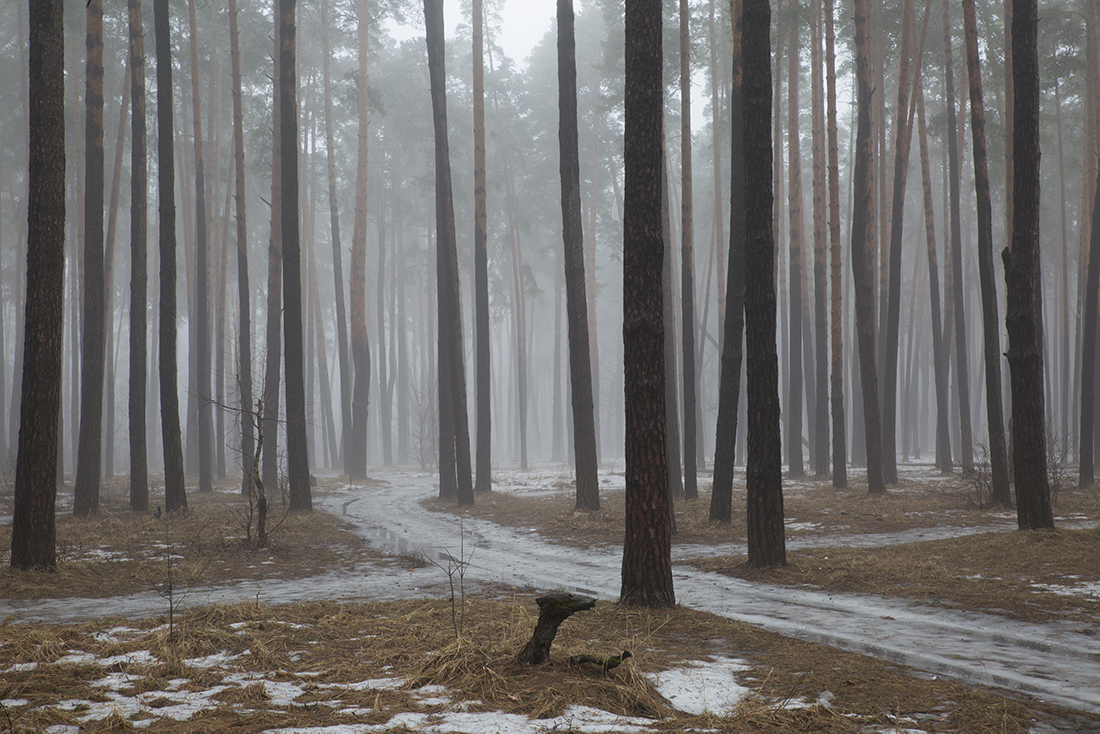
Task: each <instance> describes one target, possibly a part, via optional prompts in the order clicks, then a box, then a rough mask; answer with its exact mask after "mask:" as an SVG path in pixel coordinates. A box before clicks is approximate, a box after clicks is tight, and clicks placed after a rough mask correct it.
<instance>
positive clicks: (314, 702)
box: [0, 595, 1100, 732]
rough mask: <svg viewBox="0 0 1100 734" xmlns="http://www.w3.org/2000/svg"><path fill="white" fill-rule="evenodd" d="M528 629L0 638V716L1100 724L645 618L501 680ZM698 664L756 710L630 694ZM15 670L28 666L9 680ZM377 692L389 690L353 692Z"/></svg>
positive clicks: (426, 604)
mask: <svg viewBox="0 0 1100 734" xmlns="http://www.w3.org/2000/svg"><path fill="white" fill-rule="evenodd" d="M536 613H537V609H536V607H535V604H534V602H533V598H532V596H531V595H522V596H514V597H512V598H510V599H508V598H506V599H501V600H485V599H479V600H475V601H472V602H469V603H468V604H467V609H466V615H465V626H464V628H463V629H462V632H461V634H460V635H458V636H456V635H455V633H454V631H453V629H452V627H451V608H450V606H449V604H447V603H446V602H442V601H405V602H389V603H378V604H337V603H333V602H319V603H313V604H297V605H286V606H278V607H267V606H264V605H261V604H257V603H254V602H245V603H241V604H238V605H235V606H216V607H210V608H207V609H203V610H198V611H194V612H190V613H188V614H186V615H184V616H183V618H182V619H181V620H180V621H179V623H178V628H177V635H176V636H174V637H170V636H169V635H168V633H167V628H166V626H165V625H164V624H163V620H160V619H149V620H145V621H142V622H137V623H119V622H113V621H101V622H97V623H88V624H82V625H73V626H53V625H42V626H36V627H30V626H27V625H13V624H7V625H4V626H3V627H0V630H2V634H0V641H2V642H0V670H3V671H5V672H4V675H3V677H2V679H0V699H3V700H12V699H15V700H17V699H24V700H26V701H28V704H27V705H23V706H11V707H9V708H8V709H7V712H8V715H10V716H11V717H12V723H11V725H10V726H11V728H12V729H13V730H15V731H36V730H41V729H43V728H45V727H47V726H50V725H53V724H78V723H81V722H80V719H81V718H82V717H83V716H85V715H86V714H87V712H88V707H87V706H88V704H79V705H78V706H77V707H76V708H68V709H67V708H65V705H64V704H63V702H64V701H85V702H88V703H91V704H94V703H96V702H104V701H109V700H111V696H110V695H107V694H108V693H109V692H110V690H111V689H110V688H109V687H105V686H104V685H102V679H103V678H104V676H106V675H108V674H116V675H129V676H130V677H129V678H128V682H123V683H122V684H121V688H117V689H116V690H118V692H119V693H121V694H124V695H137V694H139V693H141V694H144V695H145V700H146V701H147V702H148V703H147V706H146V708H145V709H144V710H143V711H140V712H134V713H130V714H127V715H123V713H122V712H116V713H113V714H111V715H110V716H108V717H107V718H104V719H102V720H100V721H98V722H94V723H93V722H86V723H83V726H84V727H85V728H84V729H83V730H84V731H107V730H113V729H114V728H124V727H128V726H131V725H132V724H133V723H134V721H135V720H137V719H147V718H154V717H159V718H157V719H156V721H154V722H153V723H154V730H155V731H164V732H183V731H196V730H206V731H215V730H225V729H229V728H233V729H234V730H240V731H260V730H263V729H267V728H273V727H295V726H307V725H308V726H326V725H335V724H353V723H358V724H373V725H380V724H385V723H387V722H388V721H390V719H391V718H392V717H393V716H394V715H395V714H397V713H400V712H426V713H441V712H445V711H449V710H455V709H456V708H461V709H462V710H468V711H473V712H477V711H501V712H505V713H513V714H522V715H525V716H528V717H531V718H546V717H551V716H555V715H558V714H560V713H562V712H563V711H564V710H565V708H566V706H568V705H577V704H579V705H588V706H592V707H596V708H599V709H602V710H605V711H610V712H612V713H616V714H620V715H627V716H640V717H645V718H648V719H651V720H653V722H654V729H655V730H659V731H684V730H686V729H689V728H695V727H700V728H708V729H711V730H717V731H722V732H735V731H736V732H741V731H791V732H809V731H820V732H856V731H860V730H861V729H864V728H865V727H867V726H868V725H879V726H889V725H897V722H898V721H904V720H905V719H906V718H907V717H916V720H919V721H920V726H921V727H927V728H929V729H931V730H933V731H941V730H943V731H947V730H954V731H967V732H1004V731H1009V732H1013V731H1026V730H1027V729H1028V728H1029V727H1030V726H1031V724H1032V723H1033V722H1034V721H1036V720H1048V719H1050V718H1051V717H1060V716H1075V717H1076V719H1075V720H1076V721H1079V722H1085V723H1088V724H1090V725H1094V726H1095V725H1100V718H1095V717H1087V716H1086V717H1081V716H1079V715H1076V714H1068V713H1067V712H1065V711H1062V710H1060V709H1057V708H1055V707H1049V706H1045V705H1041V704H1034V703H1033V702H1030V701H1017V700H1012V699H1006V698H1003V697H1001V696H999V695H997V694H995V693H992V692H986V691H980V690H974V689H971V688H968V687H966V686H962V685H959V684H955V683H951V682H948V681H943V680H928V679H925V678H921V677H915V676H913V675H912V674H911V672H910V671H908V670H905V669H901V668H898V667H896V666H893V665H889V664H887V663H883V662H880V661H878V660H874V659H871V658H866V657H862V656H859V655H855V654H852V653H845V652H839V651H836V650H833V649H830V648H826V647H823V646H819V645H813V644H811V643H806V642H801V641H797V640H791V639H787V638H784V637H782V636H780V635H777V634H773V633H768V632H764V631H761V630H759V629H757V628H754V627H751V626H748V625H744V624H740V623H737V622H732V621H729V620H726V619H722V618H718V617H714V616H712V615H709V614H705V613H701V612H695V611H691V610H687V609H681V608H677V609H673V610H669V611H667V612H661V613H655V612H650V611H646V610H643V609H637V608H628V607H621V606H618V605H615V604H599V605H597V607H596V608H595V609H594V610H592V611H591V612H586V613H583V614H579V615H576V616H575V617H573V618H571V619H570V620H569V621H568V622H566V623H565V624H564V625H563V626H562V628H561V630H560V631H559V635H558V639H557V640H556V641H555V645H554V648H553V650H552V657H551V661H550V662H549V663H547V664H545V665H542V666H520V665H516V664H515V662H514V655H515V654H516V653H517V652H518V651H519V649H520V648H521V647H522V645H523V643H524V642H525V641H526V638H527V636H529V635H530V632H531V629H532V628H533V625H534V618H535V615H536ZM116 624H126V625H128V626H127V628H126V631H122V632H119V631H118V630H114V631H113V632H111V631H112V630H113V628H114V627H115V625H116ZM105 632H106V633H107V634H105ZM623 648H626V649H630V650H632V651H633V652H634V655H635V657H634V658H632V659H630V660H629V661H627V663H625V664H624V665H622V666H620V667H619V668H616V669H615V670H613V671H610V672H608V673H603V672H599V671H596V672H593V671H591V670H588V669H585V668H580V667H576V666H572V665H569V664H568V663H567V662H565V661H566V660H567V659H568V656H569V655H571V654H576V653H581V652H585V653H592V652H595V653H597V654H607V652H609V651H615V650H620V649H623ZM139 651H148V652H149V653H151V654H152V656H154V657H152V658H150V659H148V660H141V659H139V658H136V657H132V658H130V659H129V661H127V659H121V660H120V661H119V662H114V663H113V664H112V665H111V666H110V667H109V668H107V669H104V668H103V667H101V666H100V665H98V664H95V663H91V662H65V661H64V660H63V658H64V656H66V655H72V654H73V653H74V652H86V653H90V654H91V655H93V656H96V657H98V658H103V657H107V656H118V655H123V654H125V653H137V652H139ZM214 654H221V655H222V656H224V657H223V660H224V662H223V663H222V664H221V665H220V667H203V666H206V665H208V664H207V663H204V662H202V661H201V660H199V659H201V658H203V657H204V656H208V655H214ZM710 655H725V656H732V657H738V658H743V659H745V660H746V661H747V662H748V663H749V664H750V665H751V669H750V670H749V671H747V672H745V673H743V674H742V675H741V677H740V682H741V683H742V684H743V685H747V686H751V687H752V688H753V689H754V691H755V693H754V694H753V695H751V696H749V697H748V698H747V699H746V700H745V701H744V702H743V703H742V704H741V705H740V707H739V708H738V709H737V710H736V711H735V712H733V713H732V714H731V715H729V716H726V717H718V716H714V715H707V716H687V715H685V714H682V713H679V712H676V711H674V710H673V709H671V708H670V707H669V705H668V703H667V701H665V700H664V699H663V698H662V697H661V696H660V694H659V693H658V692H657V690H656V689H655V688H654V686H653V684H652V683H651V682H650V679H649V678H648V677H647V674H648V673H655V672H660V671H662V670H668V669H671V668H675V667H678V666H679V665H681V664H682V663H683V662H684V661H691V660H699V659H707V658H708V657H709V656H710ZM31 661H34V662H38V663H39V665H38V666H36V667H34V668H33V669H28V668H27V667H26V666H24V667H22V668H20V669H16V670H12V669H11V666H13V665H15V664H16V663H27V662H31ZM378 678H391V679H400V680H402V681H404V683H403V685H400V686H396V687H389V688H370V687H366V686H363V685H355V684H357V683H361V682H362V681H366V680H371V679H378ZM274 684H283V685H292V686H295V687H296V688H295V691H296V692H299V695H297V696H296V697H295V698H294V700H293V702H289V703H287V702H278V701H275V700H273V699H274V695H273V693H272V687H271V686H273V685H274ZM426 684H435V685H442V686H445V687H446V693H445V694H443V696H441V697H440V699H434V700H433V699H432V698H427V697H426V696H425V695H424V693H423V692H421V691H418V690H417V689H419V688H420V687H421V686H423V685H426ZM215 686H225V688H223V689H221V690H220V691H218V692H217V693H216V694H215V695H214V696H213V697H211V699H210V701H209V702H208V704H207V707H206V708H205V709H204V710H203V711H201V712H200V713H197V714H196V715H195V716H194V717H193V718H192V719H191V720H190V721H184V722H177V721H175V720H173V719H171V718H167V717H163V716H160V715H159V714H158V713H157V712H158V711H159V710H161V709H167V707H168V706H171V705H174V704H175V702H176V700H177V699H178V698H179V696H180V695H182V694H181V692H182V691H198V692H210V691H211V690H212V689H213V688H214V687H215ZM824 691H830V692H831V693H832V694H833V696H834V701H833V706H832V707H831V708H829V707H824V706H820V705H809V706H806V707H803V708H796V709H790V708H784V706H783V704H784V702H791V701H798V700H801V701H811V702H812V701H814V700H816V698H817V697H818V696H819V695H820V694H822V693H823V692H824ZM433 695H434V696H439V695H440V694H433ZM443 698H446V699H447V700H442V699H443ZM0 718H2V717H0Z"/></svg>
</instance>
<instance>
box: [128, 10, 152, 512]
mask: <svg viewBox="0 0 1100 734" xmlns="http://www.w3.org/2000/svg"><path fill="white" fill-rule="evenodd" d="M127 9H128V14H129V15H128V18H129V37H130V46H129V50H130V104H131V112H130V121H131V128H132V133H131V136H130V138H131V143H130V146H131V149H130V156H131V158H130V380H129V388H130V400H129V407H128V410H129V436H130V511H131V512H146V511H147V510H148V509H149V461H148V456H147V446H146V443H145V427H146V423H145V410H146V405H145V400H146V379H147V375H146V370H147V369H148V362H147V358H146V348H147V347H146V341H147V335H146V330H147V328H148V325H147V323H146V322H147V317H146V309H147V307H148V302H149V297H148V291H149V286H148V281H149V277H148V207H149V166H148V162H147V160H146V151H145V146H146V145H148V136H147V133H146V126H145V33H144V30H143V29H142V21H141V0H128V2H127Z"/></svg>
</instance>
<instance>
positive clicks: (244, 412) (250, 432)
mask: <svg viewBox="0 0 1100 734" xmlns="http://www.w3.org/2000/svg"><path fill="white" fill-rule="evenodd" d="M238 33H239V31H238V27H237V0H229V43H230V47H229V49H230V51H229V53H230V63H231V64H232V74H233V159H234V166H233V169H234V185H235V192H236V196H235V198H236V207H237V294H238V298H239V300H238V313H237V384H238V387H239V389H240V391H241V417H240V423H241V493H242V494H245V495H248V494H251V493H252V490H253V487H254V482H253V474H254V473H255V472H256V466H255V464H254V461H255V452H256V448H255V443H256V435H255V426H253V424H252V416H253V415H254V411H255V409H256V405H254V404H253V398H252V316H251V306H250V301H251V296H252V291H251V289H250V286H249V279H248V224H247V220H246V217H245V214H246V211H245V200H246V197H247V195H248V194H247V189H246V188H245V177H244V176H245V169H244V125H243V115H242V110H241V48H240V37H239V35H238ZM326 58H327V56H326Z"/></svg>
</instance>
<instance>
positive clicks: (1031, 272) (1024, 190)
mask: <svg viewBox="0 0 1100 734" xmlns="http://www.w3.org/2000/svg"><path fill="white" fill-rule="evenodd" d="M1038 22H1039V21H1038V8H1037V2H1036V0H1013V3H1012V72H1013V74H1012V75H1013V77H1014V87H1013V92H1014V95H1013V96H1014V98H1013V119H1014V122H1015V128H1014V137H1013V141H1012V153H1013V157H1014V158H1015V166H1014V171H1015V176H1014V179H1013V187H1012V188H1013V193H1012V198H1013V203H1014V206H1015V207H1016V208H1015V211H1014V212H1013V216H1012V249H1011V250H1008V249H1005V250H1004V252H1003V253H1002V255H1003V257H1004V261H1005V282H1006V286H1007V293H1008V308H1007V313H1006V317H1005V322H1006V324H1007V326H1008V365H1009V370H1010V374H1011V379H1012V463H1013V469H1014V472H1015V476H1016V521H1017V523H1018V524H1019V526H1020V528H1021V529H1032V530H1034V529H1040V528H1044V529H1053V528H1054V516H1053V513H1052V512H1051V507H1050V482H1049V480H1048V478H1047V452H1046V434H1045V431H1044V423H1043V415H1044V413H1043V351H1042V342H1041V339H1040V333H1041V332H1040V322H1039V318H1038V314H1037V309H1036V297H1035V293H1036V290H1037V288H1038V274H1039V95H1040V89H1039V58H1038V52H1037V48H1036V46H1037V44H1036V38H1037V35H1038ZM1085 378H1086V379H1090V378H1091V376H1090V375H1088V373H1085Z"/></svg>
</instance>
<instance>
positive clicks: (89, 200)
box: [73, 0, 105, 516]
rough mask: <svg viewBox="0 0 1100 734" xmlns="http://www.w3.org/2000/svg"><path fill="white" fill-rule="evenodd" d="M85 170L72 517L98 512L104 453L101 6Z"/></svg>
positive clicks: (92, 42)
mask: <svg viewBox="0 0 1100 734" xmlns="http://www.w3.org/2000/svg"><path fill="white" fill-rule="evenodd" d="M86 50H87V66H86V71H85V80H84V92H85V122H84V138H85V148H84V155H85V161H86V162H85V167H84V291H83V297H84V324H83V326H84V333H83V334H82V336H81V340H80V343H81V358H80V391H81V392H80V448H79V451H78V454H77V460H76V483H75V486H74V489H73V514H74V515H77V516H86V515H94V514H96V513H98V512H99V480H100V468H101V459H102V456H101V453H100V452H101V451H102V450H103V361H104V356H103V339H104V331H105V327H104V323H103V322H104V318H105V314H104V312H103V311H104V304H103V300H104V286H103V0H90V2H89V3H88V6H87V40H86Z"/></svg>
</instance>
